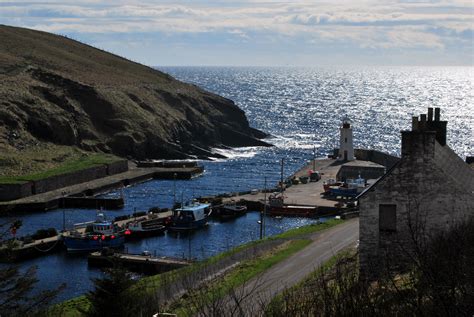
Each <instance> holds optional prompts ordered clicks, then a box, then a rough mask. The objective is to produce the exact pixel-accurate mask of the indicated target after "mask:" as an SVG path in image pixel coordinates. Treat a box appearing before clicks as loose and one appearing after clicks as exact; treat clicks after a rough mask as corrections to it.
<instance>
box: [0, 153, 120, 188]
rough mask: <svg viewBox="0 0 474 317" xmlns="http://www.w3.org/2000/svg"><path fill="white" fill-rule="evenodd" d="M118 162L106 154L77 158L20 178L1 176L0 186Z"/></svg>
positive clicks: (114, 157) (115, 158)
mask: <svg viewBox="0 0 474 317" xmlns="http://www.w3.org/2000/svg"><path fill="white" fill-rule="evenodd" d="M118 160H119V158H117V157H116V156H113V155H107V154H99V153H96V154H92V155H84V156H81V157H79V158H75V159H72V160H68V161H65V162H63V163H62V164H61V165H59V166H57V167H55V168H51V169H48V170H45V171H42V172H36V173H32V174H27V175H21V176H2V177H0V184H19V183H25V182H28V181H37V180H40V179H45V178H48V177H52V176H57V175H61V174H67V173H71V172H76V171H80V170H83V169H86V168H89V167H94V166H99V165H105V164H110V163H112V162H115V161H118Z"/></svg>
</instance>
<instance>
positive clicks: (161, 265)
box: [87, 249, 192, 274]
mask: <svg viewBox="0 0 474 317" xmlns="http://www.w3.org/2000/svg"><path fill="white" fill-rule="evenodd" d="M87 262H88V264H89V266H93V267H100V268H103V267H114V266H121V267H124V268H127V269H128V270H130V271H134V272H139V273H145V274H159V273H164V272H168V271H171V270H176V269H179V268H182V267H185V266H188V265H190V264H191V263H192V261H188V260H185V259H178V258H171V257H164V256H162V257H157V256H153V255H151V254H148V253H147V252H143V254H128V253H116V252H113V250H106V249H104V250H102V252H93V253H91V254H89V256H88V257H87Z"/></svg>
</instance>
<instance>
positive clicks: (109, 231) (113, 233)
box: [62, 213, 125, 252]
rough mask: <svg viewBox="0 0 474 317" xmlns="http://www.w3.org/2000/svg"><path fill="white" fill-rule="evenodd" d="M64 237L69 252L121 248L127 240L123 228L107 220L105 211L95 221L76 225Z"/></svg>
mask: <svg viewBox="0 0 474 317" xmlns="http://www.w3.org/2000/svg"><path fill="white" fill-rule="evenodd" d="M62 239H63V242H64V245H65V246H66V248H67V251H68V252H81V251H95V250H101V249H103V248H106V247H107V248H120V247H122V246H123V243H124V242H125V237H124V232H123V230H121V229H119V228H118V227H117V226H116V225H114V223H113V222H112V221H109V220H107V219H106V218H105V215H104V214H103V213H98V214H97V218H96V220H95V221H93V222H88V223H82V224H76V225H74V229H73V230H71V231H70V233H69V234H68V235H63V236H62Z"/></svg>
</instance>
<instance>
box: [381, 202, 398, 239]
mask: <svg viewBox="0 0 474 317" xmlns="http://www.w3.org/2000/svg"><path fill="white" fill-rule="evenodd" d="M379 230H380V231H386V232H395V231H397V205H388V204H380V205H379Z"/></svg>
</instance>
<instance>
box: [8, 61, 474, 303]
mask: <svg viewBox="0 0 474 317" xmlns="http://www.w3.org/2000/svg"><path fill="white" fill-rule="evenodd" d="M160 69H162V70H163V71H165V72H168V73H170V74H171V75H173V76H174V77H176V78H178V79H180V80H183V81H187V82H190V83H193V84H196V85H199V86H201V87H203V88H204V89H207V90H210V91H212V92H215V93H217V94H220V95H223V96H225V97H227V98H230V99H232V100H234V101H235V102H236V103H237V104H238V105H239V107H241V108H242V109H243V110H244V111H245V112H246V113H247V116H248V118H249V121H250V124H251V125H252V126H253V127H256V128H258V129H261V130H263V131H265V132H268V133H270V134H272V138H270V139H269V140H268V141H269V142H271V143H273V144H275V147H272V148H241V149H235V150H230V151H225V154H227V156H228V157H229V159H227V160H215V161H211V162H202V164H203V165H204V166H205V173H204V175H203V176H201V177H198V178H195V179H193V180H190V181H177V182H176V189H177V190H176V193H177V197H178V200H181V199H183V200H187V199H190V198H192V197H197V196H203V195H213V194H218V193H225V192H236V191H245V190H250V189H253V188H263V186H264V178H265V177H266V178H267V182H268V184H269V185H275V184H276V182H277V181H278V179H279V175H280V166H279V161H280V160H281V159H282V158H284V159H285V174H286V175H290V174H291V173H293V172H294V171H296V170H297V169H298V168H299V167H301V166H302V165H303V164H304V163H305V161H307V160H308V159H310V158H312V157H313V148H314V147H316V156H318V157H322V156H325V155H326V154H327V153H329V151H330V149H331V148H333V147H334V145H335V142H336V140H337V136H338V132H339V131H338V125H339V122H340V120H341V118H343V117H344V116H347V117H349V118H350V119H351V121H352V123H353V128H354V139H355V145H356V147H362V148H372V149H377V150H381V151H384V152H387V153H390V154H395V155H398V154H399V152H400V130H403V129H408V128H409V125H410V122H411V119H410V118H411V116H412V115H417V114H419V113H424V112H426V108H427V107H440V108H441V109H442V114H441V115H442V118H443V120H448V121H449V123H448V144H449V145H450V146H451V147H452V148H453V149H454V150H455V151H456V152H457V153H458V154H459V155H460V156H461V157H463V158H464V157H465V156H466V155H473V154H474V143H473V142H474V141H473V140H474V130H473V127H474V103H473V101H474V98H473V93H472V91H474V89H473V88H474V87H473V86H474V83H473V78H474V76H473V73H474V72H473V69H472V68H471V67H446V68H442V67H433V68H427V67H425V68H414V67H410V68H403V67H400V68H383V67H381V68H340V69H339V68H309V69H305V68H251V67H239V68H223V67H211V68H209V67H166V68H160ZM118 194H119V193H118V192H112V193H110V194H109V195H118ZM123 194H124V196H125V200H126V205H125V208H124V209H123V210H120V211H110V212H108V215H109V217H115V216H119V215H123V214H130V213H133V211H134V210H135V209H136V210H148V208H150V207H155V206H159V207H170V206H171V205H172V203H173V182H172V181H151V182H146V183H142V184H138V185H136V186H133V187H128V188H125V189H124V190H123ZM94 217H95V211H94V210H82V209H65V210H54V211H49V212H46V213H36V214H24V215H20V216H19V218H20V219H21V220H22V221H23V227H22V228H21V229H20V230H19V231H18V234H19V235H25V234H28V233H32V232H34V231H36V230H37V229H40V228H49V227H55V228H57V229H62V227H63V220H65V221H64V222H65V224H66V226H67V227H69V226H71V225H72V224H73V223H77V222H84V221H88V220H91V219H93V218H94ZM2 220H5V219H2ZM257 220H258V214H257V213H248V214H247V215H246V216H245V217H241V218H239V219H236V220H235V221H230V222H226V223H220V222H211V223H210V225H209V226H208V228H207V229H204V230H202V231H198V232H196V233H194V234H193V235H190V236H187V237H185V238H183V237H179V236H173V235H168V234H166V235H164V236H160V237H154V238H149V239H144V240H141V241H137V242H134V243H127V246H126V247H127V248H128V250H129V251H130V252H141V251H143V250H148V251H151V252H155V251H156V253H157V254H162V255H169V256H185V257H189V256H191V257H196V258H199V259H202V258H206V257H209V256H212V255H215V254H217V253H219V252H222V251H224V250H227V249H229V248H231V247H234V246H237V245H240V244H242V243H245V242H248V241H251V240H254V239H257V238H258V233H259V231H258V230H259V225H258V224H257ZM310 222H311V220H308V219H298V218H293V219H289V218H284V219H281V220H276V219H269V220H268V222H267V234H268V235H274V234H277V233H280V232H283V231H285V230H288V229H289V228H293V227H297V226H301V225H304V224H307V223H310ZM31 265H36V266H38V272H37V276H38V279H39V283H38V285H39V287H40V288H43V289H46V288H51V287H55V286H57V285H60V284H61V283H63V282H65V283H67V287H66V289H65V290H64V291H63V292H62V293H61V295H60V297H59V300H62V299H66V298H71V297H74V296H77V295H80V294H83V293H84V292H86V291H87V290H89V289H90V287H91V285H92V283H91V281H90V278H93V277H97V276H100V275H101V272H100V271H99V270H96V269H89V268H87V262H86V260H85V257H84V256H82V255H67V254H63V253H60V254H54V255H49V256H45V257H42V258H38V259H33V260H30V261H27V262H24V263H22V264H21V267H22V269H26V268H27V267H29V266H31Z"/></svg>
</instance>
